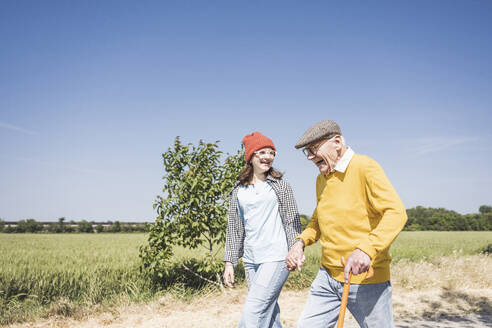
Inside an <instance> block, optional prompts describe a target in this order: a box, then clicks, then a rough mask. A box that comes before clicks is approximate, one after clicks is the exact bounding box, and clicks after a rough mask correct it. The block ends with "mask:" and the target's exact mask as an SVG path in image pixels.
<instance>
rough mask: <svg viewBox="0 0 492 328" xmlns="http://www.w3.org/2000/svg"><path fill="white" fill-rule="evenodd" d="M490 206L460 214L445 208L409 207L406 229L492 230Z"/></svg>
mask: <svg viewBox="0 0 492 328" xmlns="http://www.w3.org/2000/svg"><path fill="white" fill-rule="evenodd" d="M488 208H491V207H490V206H486V205H482V206H480V209H479V211H480V213H474V214H465V215H462V214H459V213H457V212H455V211H450V210H447V209H445V208H431V207H428V208H426V207H422V206H417V207H415V208H410V209H407V215H408V221H407V224H406V225H405V230H410V231H411V230H436V231H465V230H473V231H483V230H492V212H489V211H487V209H488Z"/></svg>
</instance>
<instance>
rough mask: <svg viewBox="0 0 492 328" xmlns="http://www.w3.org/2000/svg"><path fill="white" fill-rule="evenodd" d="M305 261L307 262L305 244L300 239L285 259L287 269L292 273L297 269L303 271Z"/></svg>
mask: <svg viewBox="0 0 492 328" xmlns="http://www.w3.org/2000/svg"><path fill="white" fill-rule="evenodd" d="M304 261H306V256H304V242H303V241H302V240H301V239H298V240H297V241H296V242H295V243H294V245H292V248H291V249H290V251H289V253H288V254H287V257H286V258H285V267H286V268H287V270H289V271H291V272H292V271H294V270H295V269H296V268H297V269H298V270H299V271H301V268H302V265H303V264H304Z"/></svg>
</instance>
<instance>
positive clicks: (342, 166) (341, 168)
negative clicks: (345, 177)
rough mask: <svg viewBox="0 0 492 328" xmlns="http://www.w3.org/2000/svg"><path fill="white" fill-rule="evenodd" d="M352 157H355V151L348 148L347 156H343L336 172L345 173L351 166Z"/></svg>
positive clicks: (336, 167) (336, 166)
mask: <svg viewBox="0 0 492 328" xmlns="http://www.w3.org/2000/svg"><path fill="white" fill-rule="evenodd" d="M352 157H354V151H353V150H352V148H350V147H347V150H346V151H345V154H343V156H342V158H340V160H339V161H338V163H337V165H335V171H338V172H341V173H345V170H346V169H347V166H348V165H349V163H350V160H351V159H352Z"/></svg>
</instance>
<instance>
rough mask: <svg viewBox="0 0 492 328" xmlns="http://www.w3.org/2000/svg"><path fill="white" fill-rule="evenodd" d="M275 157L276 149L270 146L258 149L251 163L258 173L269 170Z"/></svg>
mask: <svg viewBox="0 0 492 328" xmlns="http://www.w3.org/2000/svg"><path fill="white" fill-rule="evenodd" d="M274 159H275V150H273V149H272V148H270V147H265V148H261V149H258V150H257V151H255V152H254V153H253V156H251V164H252V165H253V170H254V172H255V173H256V174H261V173H265V172H267V171H268V170H269V169H270V168H271V167H272V164H273V160H274Z"/></svg>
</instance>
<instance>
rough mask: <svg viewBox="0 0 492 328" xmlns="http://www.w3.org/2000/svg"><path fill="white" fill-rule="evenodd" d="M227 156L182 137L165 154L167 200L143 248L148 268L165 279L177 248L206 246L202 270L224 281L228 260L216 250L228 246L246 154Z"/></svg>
mask: <svg viewBox="0 0 492 328" xmlns="http://www.w3.org/2000/svg"><path fill="white" fill-rule="evenodd" d="M222 155H223V153H222V152H221V151H220V150H219V149H218V141H216V142H215V143H205V142H203V141H201V140H200V142H199V143H198V145H193V144H186V145H185V144H183V143H181V141H180V139H179V137H176V139H175V141H174V145H173V147H172V148H171V147H170V148H169V149H168V150H167V151H166V152H165V153H164V154H162V158H163V163H164V169H165V172H166V174H165V176H164V178H163V179H164V187H163V189H162V191H163V193H164V194H163V196H157V199H156V200H155V203H154V209H155V210H156V212H157V218H156V220H155V223H154V224H153V225H152V226H151V227H150V233H149V238H148V245H146V246H145V247H142V248H141V249H140V257H141V259H142V269H143V270H144V271H146V272H148V273H149V274H150V275H151V276H152V277H155V278H156V279H161V278H162V277H164V275H165V274H167V273H168V270H169V268H170V267H171V266H172V265H173V263H172V261H171V257H172V255H173V247H174V246H183V247H186V248H190V249H195V248H198V247H203V249H204V250H205V256H204V257H203V258H202V262H201V264H200V265H199V266H197V267H196V271H198V272H199V274H201V275H205V276H207V277H214V276H215V279H217V281H218V282H219V281H220V278H219V275H218V272H220V270H221V269H222V261H219V260H218V259H217V258H216V254H215V253H214V246H217V245H223V243H224V241H225V233H226V224H227V211H228V204H227V202H228V199H227V198H228V197H227V196H228V194H229V192H230V191H231V190H232V187H233V185H234V183H235V181H236V180H237V178H238V175H239V172H240V171H241V169H242V168H243V167H244V160H243V152H242V150H239V151H238V152H237V154H235V155H229V156H227V157H226V158H225V160H224V161H221V158H222Z"/></svg>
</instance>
